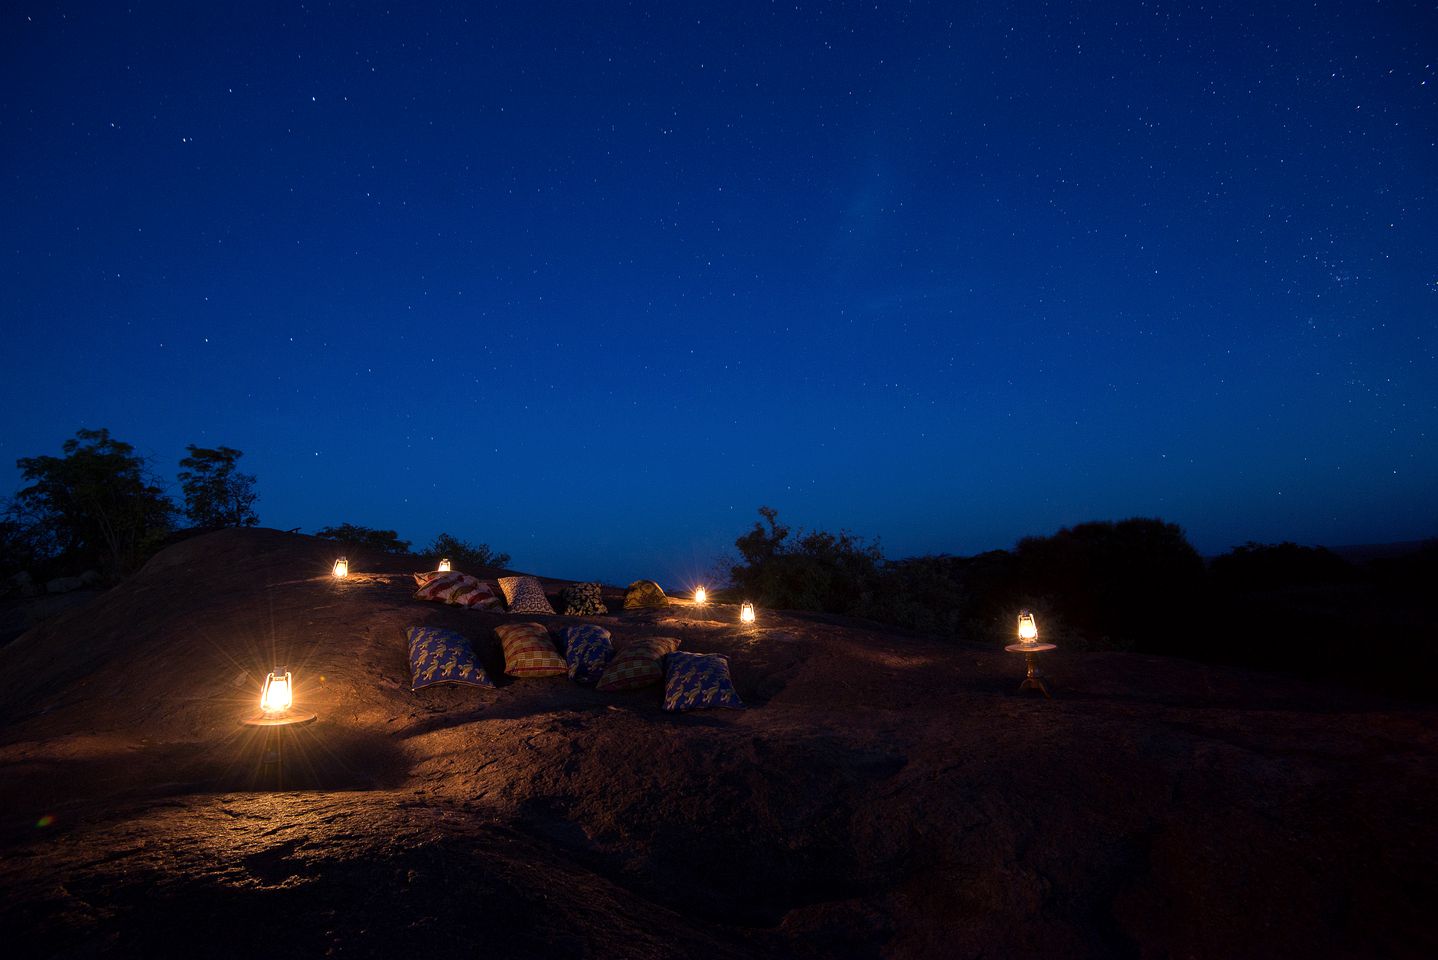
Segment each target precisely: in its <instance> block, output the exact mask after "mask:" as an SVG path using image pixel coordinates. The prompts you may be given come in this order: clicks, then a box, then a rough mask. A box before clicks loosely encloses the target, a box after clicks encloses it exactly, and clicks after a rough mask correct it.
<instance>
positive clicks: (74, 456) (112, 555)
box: [7, 429, 175, 578]
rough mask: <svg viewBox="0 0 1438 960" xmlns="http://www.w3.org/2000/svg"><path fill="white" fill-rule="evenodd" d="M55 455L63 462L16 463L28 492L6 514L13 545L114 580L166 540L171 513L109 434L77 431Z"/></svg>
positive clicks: (141, 463) (127, 450) (141, 461)
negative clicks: (95, 568) (15, 527)
mask: <svg viewBox="0 0 1438 960" xmlns="http://www.w3.org/2000/svg"><path fill="white" fill-rule="evenodd" d="M61 450H62V451H63V452H64V456H62V457H50V456H39V457H22V458H20V459H19V460H17V461H16V466H18V467H19V468H20V472H21V475H22V476H23V477H24V479H25V480H26V481H27V482H28V483H29V486H27V487H24V488H23V489H21V490H20V492H19V493H18V494H16V496H15V502H14V504H12V507H11V510H10V517H9V521H10V523H12V524H16V525H18V532H16V533H15V536H14V539H16V540H19V541H23V542H24V543H25V544H26V545H27V547H26V549H28V550H29V551H30V552H31V553H32V554H34V555H36V556H37V557H38V558H44V559H58V560H62V561H63V562H65V563H68V564H70V565H72V566H74V565H96V566H99V567H100V568H101V569H102V570H104V572H105V573H106V574H107V575H108V576H110V577H111V578H118V577H119V576H121V575H123V574H125V573H127V572H129V571H130V570H132V569H134V568H135V567H136V566H137V565H138V564H139V563H140V562H141V561H142V560H143V559H144V558H145V557H146V556H147V550H148V549H149V548H150V547H151V546H152V545H154V544H156V543H158V542H159V540H160V539H161V538H163V537H164V536H165V535H166V533H168V532H169V530H170V529H171V527H172V518H173V516H174V513H175V506H174V504H173V503H171V502H170V500H169V498H168V497H166V496H165V494H164V492H163V491H162V490H161V489H160V487H159V486H158V485H156V484H155V483H154V482H153V480H152V479H151V478H150V477H149V475H148V473H147V463H146V461H145V458H144V457H141V456H139V455H137V454H136V453H135V448H134V447H132V446H131V445H130V444H128V443H123V442H121V441H119V440H115V439H112V438H111V436H110V431H108V430H105V429H100V430H83V429H82V430H79V431H76V433H75V436H74V437H73V438H71V439H69V440H66V441H65V443H64V444H63V446H62V447H61ZM10 539H11V538H10V537H7V541H9V540H10Z"/></svg>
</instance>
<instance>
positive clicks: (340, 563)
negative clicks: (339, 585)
mask: <svg viewBox="0 0 1438 960" xmlns="http://www.w3.org/2000/svg"><path fill="white" fill-rule="evenodd" d="M349 575H350V562H349V561H348V560H346V559H345V558H344V557H340V558H339V559H338V560H336V561H335V576H337V577H339V578H340V579H341V580H343V579H344V578H345V577H347V576H349Z"/></svg>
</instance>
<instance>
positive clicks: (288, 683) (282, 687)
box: [260, 668, 295, 714]
mask: <svg viewBox="0 0 1438 960" xmlns="http://www.w3.org/2000/svg"><path fill="white" fill-rule="evenodd" d="M294 703H295V690H294V683H293V681H292V680H291V679H290V672H289V671H288V670H285V669H283V668H281V669H278V670H275V671H274V672H273V673H271V674H270V675H269V676H267V677H265V686H264V689H263V690H261V691H260V710H261V711H263V712H264V713H267V714H275V713H284V712H286V711H287V710H289V708H290V707H292V706H294Z"/></svg>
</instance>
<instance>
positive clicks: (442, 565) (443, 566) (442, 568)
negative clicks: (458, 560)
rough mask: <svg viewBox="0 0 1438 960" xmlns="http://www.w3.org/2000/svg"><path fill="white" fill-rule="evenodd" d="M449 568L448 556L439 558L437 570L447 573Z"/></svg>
mask: <svg viewBox="0 0 1438 960" xmlns="http://www.w3.org/2000/svg"><path fill="white" fill-rule="evenodd" d="M450 569H451V568H450V565H449V557H445V558H444V559H443V560H441V561H440V562H439V572H440V573H449V571H450Z"/></svg>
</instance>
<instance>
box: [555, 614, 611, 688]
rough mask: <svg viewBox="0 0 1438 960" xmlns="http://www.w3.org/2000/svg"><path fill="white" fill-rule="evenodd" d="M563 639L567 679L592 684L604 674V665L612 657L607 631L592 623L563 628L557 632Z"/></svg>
mask: <svg viewBox="0 0 1438 960" xmlns="http://www.w3.org/2000/svg"><path fill="white" fill-rule="evenodd" d="M559 635H560V636H561V637H563V638H564V659H565V660H566V661H568V663H569V679H571V680H573V681H574V682H575V683H594V682H595V681H596V680H598V679H599V678H600V676H601V675H602V674H603V673H604V666H605V664H607V663H609V658H610V657H612V656H614V644H613V643H611V642H610V640H609V631H608V630H606V629H604V628H603V627H596V626H595V625H594V624H592V623H585V624H581V625H579V626H577V627H565V628H564V629H563V630H561V631H559Z"/></svg>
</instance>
